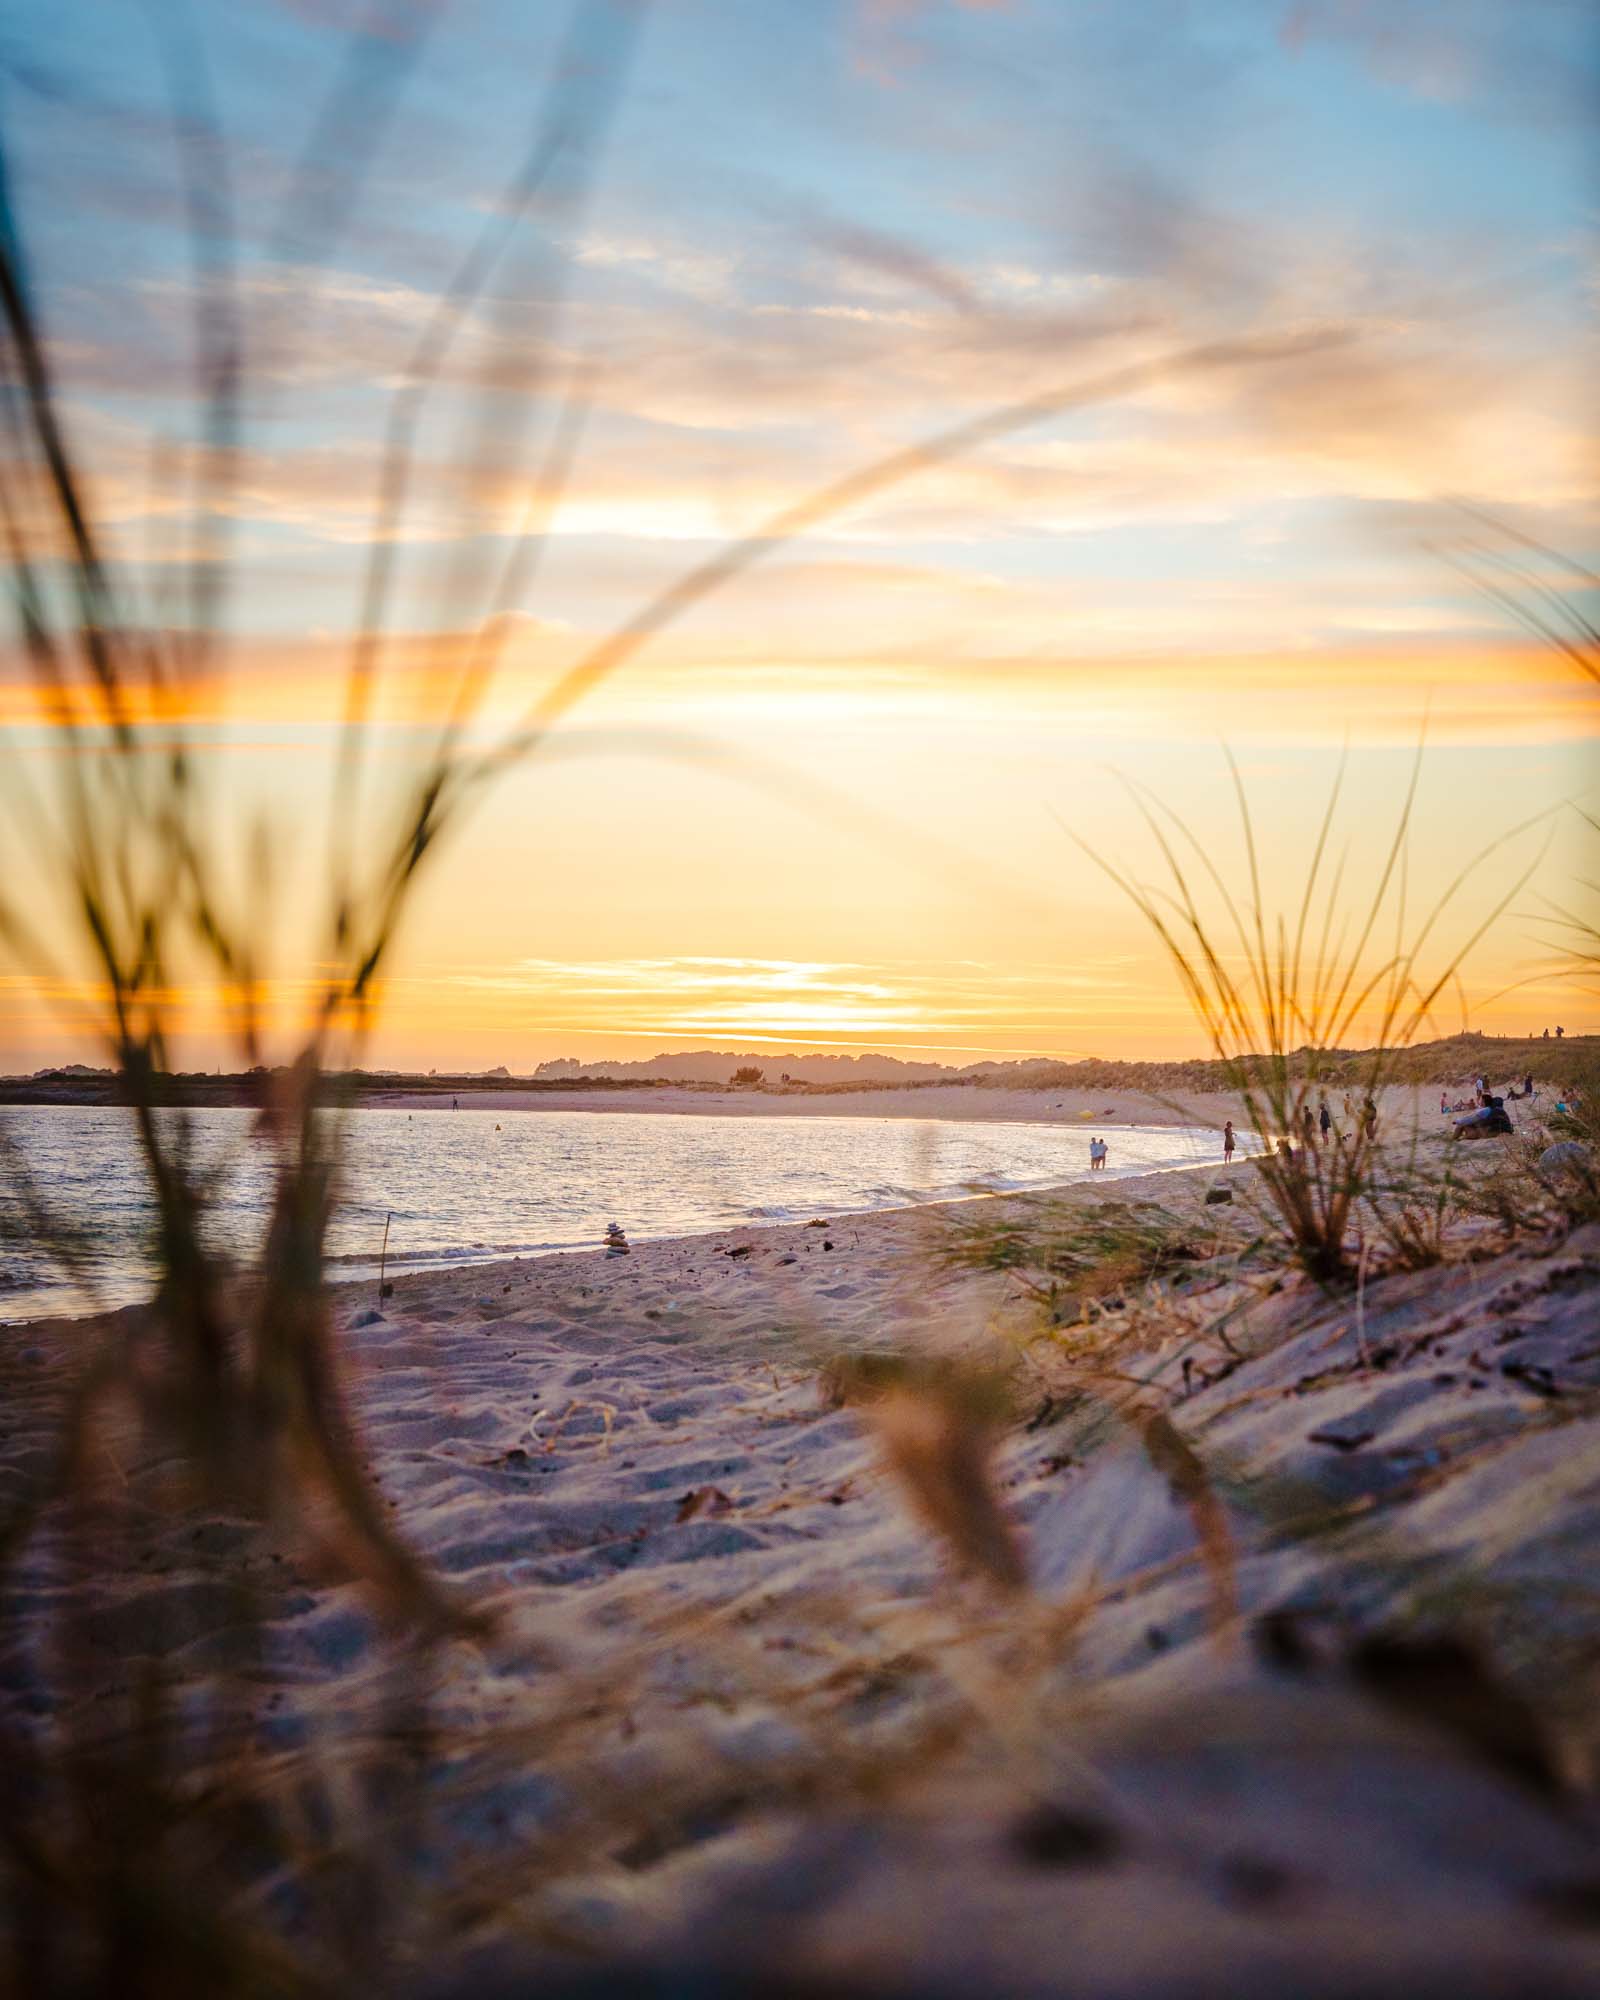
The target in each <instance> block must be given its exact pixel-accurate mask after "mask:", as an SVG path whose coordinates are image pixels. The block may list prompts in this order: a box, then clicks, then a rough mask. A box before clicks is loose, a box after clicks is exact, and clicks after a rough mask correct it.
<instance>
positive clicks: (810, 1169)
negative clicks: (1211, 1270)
mask: <svg viewBox="0 0 1600 2000" xmlns="http://www.w3.org/2000/svg"><path fill="white" fill-rule="evenodd" d="M191 1115H192V1117H193V1119H194V1125H195V1130H196V1134H197V1144H198V1146H199V1149H200V1151H201V1153H202V1156H203V1157H204V1158H205V1160H206V1162H207V1164H208V1165H214V1166H215V1167H216V1168H217V1169H218V1170H219V1171H220V1173H221V1174H222V1176H223V1180H222V1187H223V1191H224V1199H223V1201H222V1202H221V1203H220V1204H219V1209H218V1214H217V1218H216V1231H215V1234H216V1240H217V1242H218V1243H219V1245H224V1246H227V1247H230V1248H234V1249H237V1250H240V1251H243V1250H244V1249H245V1248H246V1246H247V1245H250V1244H252V1243H253V1242H255V1241H256V1239H257V1236H258V1230H259V1224H260V1221H261V1218H262V1216H263V1214H264V1212H265V1203H266V1199H267V1194H268V1181H267V1175H266V1171H265V1166H264V1163H263V1161H262V1160H261V1158H260V1157H259V1155H258V1154H257V1152H256V1150H255V1148H254V1147H253V1146H252V1143H251V1129H252V1119H253V1114H252V1113H250V1112H249V1111H199V1112H195V1113H192V1114H191ZM0 1117H3V1119H4V1121H5V1127H6V1130H7V1131H8V1132H9V1133H10V1134H11V1136H12V1138H13V1139H14V1140H15V1141H17V1142H18V1143H19V1144H20V1146H21V1148H22V1150H23V1153H24V1155H25V1156H26V1158H27V1159H28V1160H29V1162H30V1163H31V1165H32V1168H33V1171H34V1174H35V1175H36V1177H37V1182H38V1185H39V1187H40V1188H41V1190H42V1191H43V1192H44V1193H45V1195H46V1196H47V1198H48V1200H49V1202H50V1204H51V1206H52V1209H53V1211H54V1212H55V1213H57V1214H59V1215H62V1216H64V1217H66V1218H67V1219H68V1220H69V1221H72V1222H74V1223H77V1224H80V1225H83V1226H84V1227H85V1228H86V1230H87V1231H88V1232H89V1233H88V1242H89V1245H90V1251H89V1254H90V1257H91V1268H92V1271H93V1275H94V1280H95V1285H96V1301H94V1302H98V1303H104V1304H126V1303H129V1302H130V1301H132V1300H135V1299H138V1298H140V1297H143V1296H144V1295H145V1293H146V1292H147V1290H148V1272H149V1269H150V1265H149V1260H148V1251H147V1247H146V1244H147V1234H148V1229H149V1213H150V1211H149V1200H148V1193H147V1190H146V1187H145V1183H144V1179H143V1175H142V1173H141V1172H140V1169H139V1163H138V1159H137V1156H136V1154H135V1151H134V1146H133V1139H132V1133H131V1129H130V1126H129V1122H128V1117H127V1114H126V1113H125V1112H123V1111H118V1110H104V1109H99V1108H92V1109H91V1108H88V1107H82V1108H71V1109H56V1108H51V1109H35V1108H31V1107H30V1108H27V1109H19V1110H13V1111H7V1112H4V1113H0ZM1091 1129H1092V1128H1091V1127H1090V1126H1089V1125H1088V1123H1087V1121H1085V1124H1084V1125H1083V1127H1082V1128H1077V1127H1074V1128H1071V1129H1068V1128H1064V1127H1060V1126H1048V1125H1015V1124H1011V1125H1002V1124H987V1123H977V1122H971V1123H968V1122H958V1121H954V1120H950V1119H938V1118H847V1117H840V1118H830V1117H795V1118H783V1117H762V1118H747V1119H746V1118H726V1117H694V1116H682V1115H677V1114H673V1113H668V1112H648V1111H622V1112H616V1111H612V1112H607V1111H566V1112H563V1111H525V1112H516V1111H502V1112H500V1113H499V1115H498V1117H497V1116H496V1114H495V1113H494V1112H492V1111H457V1112H447V1111H426V1112H416V1113H407V1112H405V1111H357V1112H354V1113H352V1114H351V1115H350V1172H349V1177H348V1181H347V1189H346V1199H345V1201H344V1204H343V1206H342V1207H341V1209H340V1211H339V1213H338V1216H337V1217H336V1219H335V1221H334V1225H333V1230H332V1236H331V1249H332V1252H333V1258H334V1269H335V1275H339V1274H341V1270H342V1271H343V1272H347V1273H348V1275H351V1276H358V1275H361V1274H363V1273H364V1272H365V1271H366V1270H367V1269H368V1268H369V1267H371V1266H372V1265H374V1264H375V1263H376V1261H377V1256H378V1249H379V1245H380V1243H381V1241H382V1238H383V1226H384V1218H385V1216H386V1215H392V1217H393V1220H392V1222H391V1223H390V1227H389V1263H390V1265H391V1266H392V1267H394V1268H395V1269H397V1270H404V1269H415V1268H417V1267H419V1266H422V1265H442V1264H448V1263H455V1262H463V1263H470V1262H474V1261H477V1262H483V1261H485V1260H487V1259H490V1258H494V1257H509V1256H530V1255H534V1256H536V1255H539V1254H541V1253H544V1252H549V1251H554V1250H573V1249H584V1248H588V1247H592V1246H593V1245H595V1244H597V1243H598V1242H599V1241H600V1240H601V1238H602V1236H603V1234H604V1231H605V1226H606V1224H607V1223H608V1222H612V1221H616V1222H620V1223H621V1224H622V1226H623V1228H624V1229H625V1230H626V1231H627V1232H628V1235H629V1236H630V1237H631V1238H634V1239H647V1238H650V1237H655V1236H679V1235H687V1234H690V1233H692V1232H694V1231H697V1230H710V1229H721V1228H727V1227H729V1226H732V1225H737V1224H740V1223H749V1222H762V1221H785V1220H790V1219H795V1220H799V1219H803V1218H809V1217H811V1216H813V1215H839V1214H847V1213H850V1212H851V1211H854V1210H861V1209H874V1208H894V1207H902V1206H905V1205H906V1204H908V1203H911V1202H918V1201H932V1200H938V1199H941V1198H948V1197H950V1196H953V1195H961V1194H966V1193H970V1192H973V1191H983V1190H991V1191H996V1192H999V1191H1003V1190H1007V1189H1014V1188H1032V1187H1050V1186H1053V1185H1056V1184H1058V1183H1060V1182H1063V1181H1072V1180H1081V1179H1083V1178H1085V1177H1086V1176H1087V1174H1088V1168H1089V1138H1090V1132H1091ZM1106 1136H1107V1137H1108V1139H1109V1140H1110V1144H1111V1164H1110V1166H1109V1168H1108V1169H1107V1171H1106V1174H1105V1176H1104V1178H1107V1179H1111V1178H1116V1177H1119V1176H1125V1175H1128V1174H1134V1173H1141V1172H1144V1173H1147V1172H1149V1171H1150V1170H1151V1169H1152V1168H1154V1167H1177V1166H1188V1165H1192V1164H1194V1163H1196V1162H1197V1161H1201V1160H1207V1159H1215V1158H1217V1154H1218V1148H1217V1138H1216V1134H1215V1133H1213V1132H1207V1131H1200V1130H1194V1131H1191V1130H1176V1131H1173V1130H1157V1129H1154V1128H1150V1129H1145V1130H1115V1129H1108V1131H1107V1134H1106ZM3 1173H4V1169H3V1168H0V1174H3ZM0 1225H3V1230H4V1233H3V1235H0V1318H4V1319H12V1320H17V1319H28V1318H34V1317H37V1316H39V1315H40V1314H43V1313H49V1312H63V1311H83V1310H86V1309H87V1308H88V1305H89V1304H90V1303H91V1301H89V1300H86V1299H85V1298H84V1297H83V1296H82V1294H81V1293H78V1292H76V1291H74V1289H73V1288H72V1287H71V1286H70V1285H69V1284H67V1283H66V1281H65V1280H64V1279H63V1278H62V1277H61V1276H60V1274H59V1273H58V1272H57V1271H56V1270H54V1269H53V1268H52V1266H51V1265H50V1263H49V1262H48V1260H47V1259H46V1258H45V1257H43V1256H42V1255H41V1254H40V1252H39V1251H38V1249H37V1247H36V1246H34V1245H32V1244H31V1243H29V1241H28V1240H27V1235H26V1231H25V1230H24V1229H23V1228H22V1226H21V1217H20V1211H19V1207H18V1203H17V1199H16V1193H15V1190H14V1189H13V1188H11V1187H10V1186H8V1185H6V1184H4V1182H3V1181H0Z"/></svg>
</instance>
